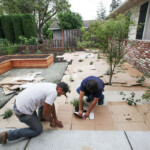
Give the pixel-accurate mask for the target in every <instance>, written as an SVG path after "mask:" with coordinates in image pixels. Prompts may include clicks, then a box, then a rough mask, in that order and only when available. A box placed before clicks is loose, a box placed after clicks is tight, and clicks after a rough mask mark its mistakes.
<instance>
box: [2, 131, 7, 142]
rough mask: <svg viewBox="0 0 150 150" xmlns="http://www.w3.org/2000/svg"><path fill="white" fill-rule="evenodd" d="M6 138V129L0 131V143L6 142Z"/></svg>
mask: <svg viewBox="0 0 150 150" xmlns="http://www.w3.org/2000/svg"><path fill="white" fill-rule="evenodd" d="M7 139H8V131H5V132H2V133H0V144H6V143H7Z"/></svg>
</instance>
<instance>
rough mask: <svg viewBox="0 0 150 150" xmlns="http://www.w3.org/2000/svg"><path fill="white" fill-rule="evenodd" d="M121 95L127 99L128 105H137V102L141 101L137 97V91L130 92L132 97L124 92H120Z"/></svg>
mask: <svg viewBox="0 0 150 150" xmlns="http://www.w3.org/2000/svg"><path fill="white" fill-rule="evenodd" d="M120 95H122V96H123V98H122V100H125V101H127V103H128V105H136V103H138V102H140V101H141V99H135V93H134V92H132V93H130V95H131V96H130V97H126V94H125V93H124V92H120Z"/></svg>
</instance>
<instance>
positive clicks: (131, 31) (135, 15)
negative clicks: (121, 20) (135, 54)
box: [128, 5, 140, 40]
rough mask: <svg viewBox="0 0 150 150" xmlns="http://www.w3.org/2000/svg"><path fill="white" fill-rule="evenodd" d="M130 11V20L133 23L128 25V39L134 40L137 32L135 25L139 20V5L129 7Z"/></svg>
mask: <svg viewBox="0 0 150 150" xmlns="http://www.w3.org/2000/svg"><path fill="white" fill-rule="evenodd" d="M129 11H130V12H131V18H130V19H131V20H132V21H134V25H132V26H130V27H129V34H128V39H129V40H134V39H136V32H137V25H138V20H139V11H140V5H136V6H135V7H134V8H131V9H130V10H129Z"/></svg>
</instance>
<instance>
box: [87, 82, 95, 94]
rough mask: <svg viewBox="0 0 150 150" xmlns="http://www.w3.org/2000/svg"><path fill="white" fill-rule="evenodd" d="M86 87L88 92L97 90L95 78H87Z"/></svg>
mask: <svg viewBox="0 0 150 150" xmlns="http://www.w3.org/2000/svg"><path fill="white" fill-rule="evenodd" d="M86 88H87V90H88V91H89V92H95V91H97V90H98V83H97V82H96V81H95V80H89V81H88V82H87V83H86Z"/></svg>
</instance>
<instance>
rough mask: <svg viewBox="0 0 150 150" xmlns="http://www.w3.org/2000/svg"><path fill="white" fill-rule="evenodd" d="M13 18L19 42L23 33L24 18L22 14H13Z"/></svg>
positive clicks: (16, 40)
mask: <svg viewBox="0 0 150 150" xmlns="http://www.w3.org/2000/svg"><path fill="white" fill-rule="evenodd" d="M11 19H12V24H13V28H14V35H15V42H16V43H19V36H21V35H23V27H22V19H21V16H20V15H12V16H11Z"/></svg>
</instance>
